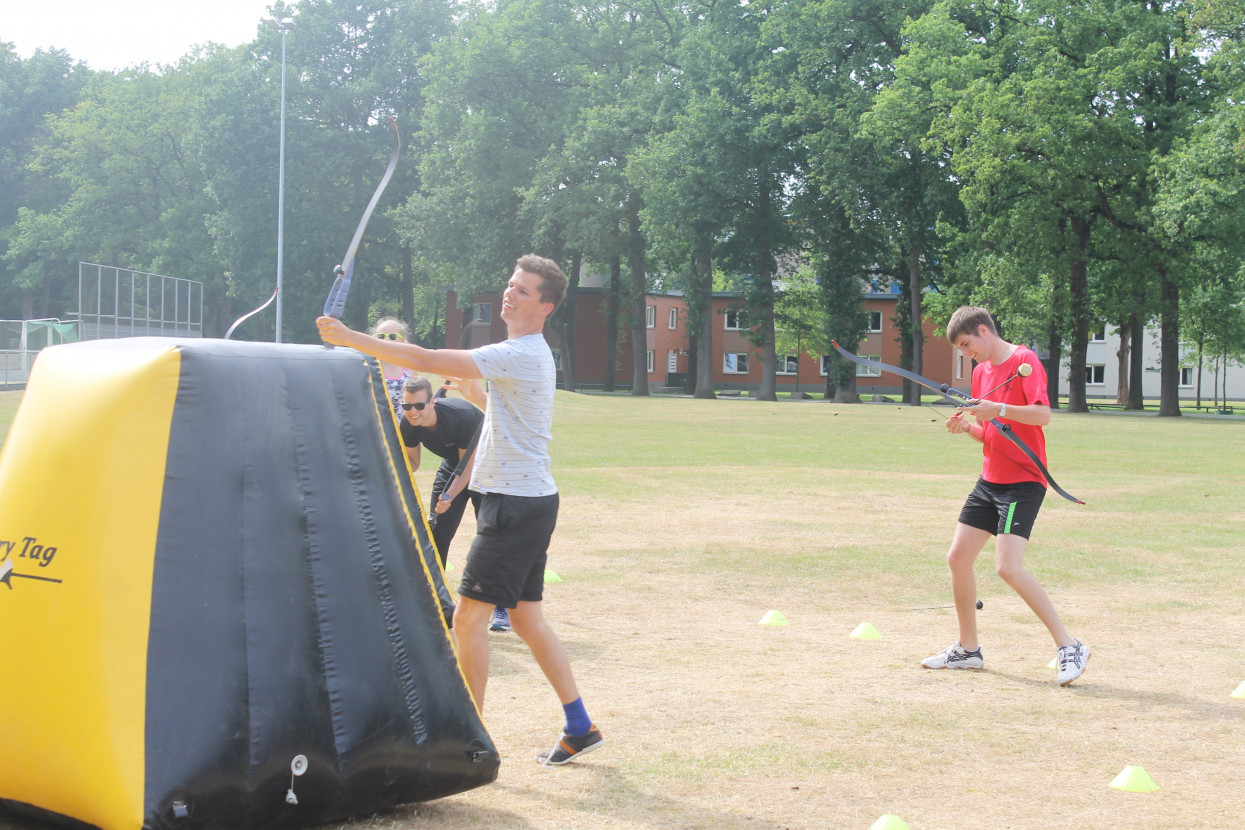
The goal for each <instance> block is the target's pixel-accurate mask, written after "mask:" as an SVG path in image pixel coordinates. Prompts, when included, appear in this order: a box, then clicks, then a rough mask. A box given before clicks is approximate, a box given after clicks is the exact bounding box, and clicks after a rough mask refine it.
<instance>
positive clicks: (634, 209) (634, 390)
mask: <svg viewBox="0 0 1245 830" xmlns="http://www.w3.org/2000/svg"><path fill="white" fill-rule="evenodd" d="M627 225H628V229H629V233H628V240H627V242H628V244H627V256H628V259H629V261H630V263H631V365H632V376H633V378H634V379H633V380H632V382H631V394H632V395H633V396H636V397H641V396H644V395H647V394H648V326H647V324H646V322H645V319H644V305H645V302H644V300H645V292H646V289H647V287H648V286H647V285H646V283H645V274H644V239H643V237H642V236H641V235H640V202H639V200H638V199H634V198H633V199H632V200H631V201H629V202H628V203H627Z"/></svg>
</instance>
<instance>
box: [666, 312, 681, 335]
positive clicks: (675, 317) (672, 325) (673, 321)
mask: <svg viewBox="0 0 1245 830" xmlns="http://www.w3.org/2000/svg"><path fill="white" fill-rule="evenodd" d="M667 320H668V322H667V326H668V328H669V329H670V330H671V331H675V330H676V329H678V327H679V310H678V309H677V308H671V309H670V314H669V315H668V316H667Z"/></svg>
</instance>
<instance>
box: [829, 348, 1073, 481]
mask: <svg viewBox="0 0 1245 830" xmlns="http://www.w3.org/2000/svg"><path fill="white" fill-rule="evenodd" d="M830 343H831V344H832V345H833V346H834V348H835V350H836V351H838V353H839V354H840V355H841V356H842V357H843V359H844V360H848V361H850V362H852V363H857V364H859V365H861V366H867V367H869V368H870V369H877V370H878V371H880V372H891V373H892V374H896V375H899V376H900V377H903V378H907V379H908V380H910V381H912V382H913V383H916V384H918V385H920V386H924V387H925V388H926V389H929V390H932V391H934V392H937V393H938V394H939V395H942V396H943V397H944V398H946V399H947V400H948V401H950V402H951V403H953V404H955V405H956V406H960V405H961V404H963V403H968V404H974V403H977V399H976V398H973V397H972V396H970V395H968V394H966V393H964V392H961V391H960V390H959V389H956V388H955V387H954V386H948V385H947V384H945V383H939V382H937V381H934V380H930V379H929V378H927V377H924V376H922V375H918V374H917V373H916V372H909V371H908V370H907V369H901V368H900V367H898V366H891V365H890V364H889V363H883V362H881V361H880V360H873V359H871V358H868V357H861V356H860V355H858V354H852V353H851V352H849V351H847V349H844V348H843V347H842V346H840V345H839V344H838V343H835V342H834V341H833V340H831V341H830ZM990 423H991V424H992V425H993V426H994V428H995V429H997V430H998V431H999V432H1000V433H1001V434H1002V435H1003V437H1005V438H1007V440H1009V441H1011V442H1012V443H1013V444H1015V445H1016V447H1017V449H1019V450H1020V451H1021V452H1022V453H1024V454H1025V455H1026V456H1027V457H1028V458H1029V460H1030V461H1032V462H1033V464H1034V466H1036V467H1037V469H1038V470H1039V471H1040V472H1041V473H1042V476H1043V477H1044V478H1045V479H1046V481H1047V483H1049V484H1050V486H1051V489H1052V490H1054V491H1055V492H1056V493H1058V494H1059V495H1061V496H1063V497H1064V498H1065V499H1067V500H1068V501H1071V502H1076V503H1077V504H1084V503H1085V502H1083V501H1081V500H1080V499H1078V498H1077V497H1076V496H1074V495H1072V494H1071V493H1069V492H1068V491H1067V490H1065V489H1063V488H1062V487H1060V486H1059V485H1058V484H1057V483H1056V482H1055V479H1054V478H1053V477H1052V476H1051V474H1050V470H1047V469H1046V465H1045V464H1043V463H1042V459H1040V458H1038V456H1037V453H1035V452H1034V451H1033V450H1031V449H1029V446H1028V445H1027V444H1026V443H1025V442H1024V441H1022V440H1020V437H1019V436H1018V435H1016V433H1015V432H1014V431H1013V430H1012V428H1011V425H1010V424H1005V423H1003V422H1002V421H1000V420H999V419H998V418H991V419H990Z"/></svg>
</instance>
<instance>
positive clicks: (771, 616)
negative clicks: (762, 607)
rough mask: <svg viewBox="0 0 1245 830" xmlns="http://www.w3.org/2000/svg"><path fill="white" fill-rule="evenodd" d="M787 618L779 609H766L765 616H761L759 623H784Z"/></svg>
mask: <svg viewBox="0 0 1245 830" xmlns="http://www.w3.org/2000/svg"><path fill="white" fill-rule="evenodd" d="M786 624H787V618H786V617H784V616H783V615H782V612H781V611H766V612H765V616H764V617H761V625H786Z"/></svg>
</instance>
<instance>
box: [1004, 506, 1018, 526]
mask: <svg viewBox="0 0 1245 830" xmlns="http://www.w3.org/2000/svg"><path fill="white" fill-rule="evenodd" d="M1015 515H1016V502H1012V503H1011V504H1009V505H1007V520H1006V521H1005V522H1004V523H1003V532H1004V533H1011V532H1012V517H1013V516H1015Z"/></svg>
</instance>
